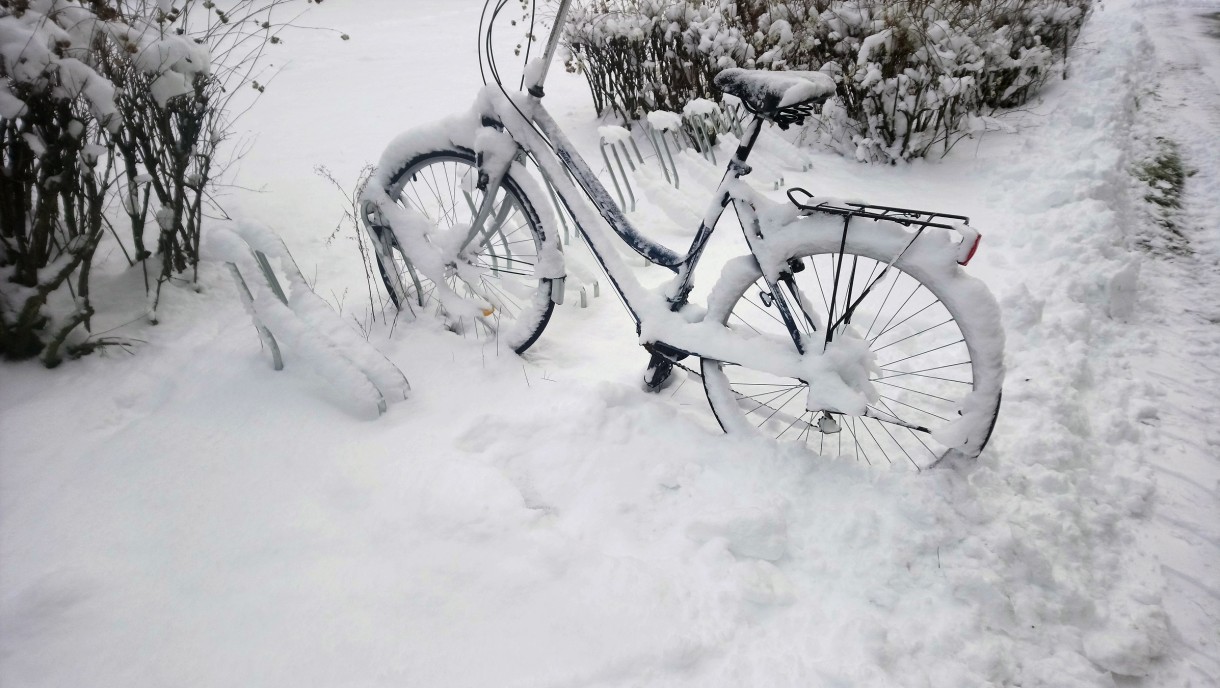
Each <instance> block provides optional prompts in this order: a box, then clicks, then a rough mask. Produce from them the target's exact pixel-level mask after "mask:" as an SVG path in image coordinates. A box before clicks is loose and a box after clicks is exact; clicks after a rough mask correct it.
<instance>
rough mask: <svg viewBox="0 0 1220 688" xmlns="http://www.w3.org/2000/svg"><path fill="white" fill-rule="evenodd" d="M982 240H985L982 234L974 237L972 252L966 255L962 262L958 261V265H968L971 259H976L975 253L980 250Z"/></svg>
mask: <svg viewBox="0 0 1220 688" xmlns="http://www.w3.org/2000/svg"><path fill="white" fill-rule="evenodd" d="M982 240H983V235H982V234H975V235H974V244H972V245H971V246H970V252H969V253H967V254H966V257H965V258H962V259H961V260H959V261H957V264H958V265H966V264H968V263H969V262H970V259H971V258H973V257H974V252H975V251H977V250H979V242H980V241H982Z"/></svg>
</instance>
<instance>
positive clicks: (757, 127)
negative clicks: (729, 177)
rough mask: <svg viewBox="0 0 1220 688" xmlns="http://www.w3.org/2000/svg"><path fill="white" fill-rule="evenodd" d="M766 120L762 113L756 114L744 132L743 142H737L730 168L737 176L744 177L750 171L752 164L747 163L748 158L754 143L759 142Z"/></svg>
mask: <svg viewBox="0 0 1220 688" xmlns="http://www.w3.org/2000/svg"><path fill="white" fill-rule="evenodd" d="M764 121H765V118H763V117H762V116H761V115H755V116H754V121H752V122H750V123H749V124H748V125H747V126H746V130H745V131H744V132H742V137H741V142H740V143H738V144H737V152H735V153H734V154H733V158H732V160H729V170H731V171H732V173H733V175H734V176H735V177H742V176H745V175H747V174H749V173H750V166H749V165H747V164H746V158H748V157H750V151H752V150H754V144H755V143H757V142H758V135H759V134H760V133H761V132H762V125H763V122H764Z"/></svg>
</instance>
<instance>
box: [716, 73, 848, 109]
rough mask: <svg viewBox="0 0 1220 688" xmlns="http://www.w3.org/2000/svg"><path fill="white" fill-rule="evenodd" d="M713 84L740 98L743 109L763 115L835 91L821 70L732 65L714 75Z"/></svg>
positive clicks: (820, 98)
mask: <svg viewBox="0 0 1220 688" xmlns="http://www.w3.org/2000/svg"><path fill="white" fill-rule="evenodd" d="M714 83H715V84H716V87H717V88H719V89H720V90H721V91H724V92H725V93H728V94H729V95H733V96H737V97H738V98H740V99H741V102H742V103H743V104H744V105H745V106H746V109H747V110H749V111H751V112H754V113H757V114H761V115H764V116H769V115H771V114H772V113H775V112H779V111H780V110H784V109H787V108H795V107H800V106H807V105H817V104H820V103H823V102H825V101H826V99H827V98H829V97H830V96H832V95H834V92H835V82H834V79H832V78H830V77H829V76H828V75H826V74H823V73H822V72H797V71H793V72H771V71H765V70H761V69H741V68H739V67H732V68H729V69H726V70H724V71H722V72H720V73H719V74H717V75H716V78H715V80H714Z"/></svg>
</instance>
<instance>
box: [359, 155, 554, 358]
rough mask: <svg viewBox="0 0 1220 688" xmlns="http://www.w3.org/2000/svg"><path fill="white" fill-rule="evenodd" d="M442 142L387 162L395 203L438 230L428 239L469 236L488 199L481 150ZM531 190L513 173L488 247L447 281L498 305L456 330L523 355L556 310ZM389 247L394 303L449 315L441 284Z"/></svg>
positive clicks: (491, 223) (385, 268)
mask: <svg viewBox="0 0 1220 688" xmlns="http://www.w3.org/2000/svg"><path fill="white" fill-rule="evenodd" d="M438 138H443V137H438ZM437 144H438V146H437V148H435V149H429V148H427V147H425V146H421V147H420V148H419V149H418V150H415V151H412V152H407V153H403V154H400V157H399V158H398V159H397V160H395V161H392V162H391V163H389V164H388V165H387V163H386V161H385V160H383V161H382V166H383V168H388V170H389V172H388V174H387V175H386V176H385V177H383V179H385V189H386V193H387V194H388V195H389V197H390V198H391V199H393V200H394V201H395V202H396V203H399V204H401V205H403V206H404V207H410V208H413V209H415V210H417V211H419V213H421V214H422V215H423V216H424V218H426V219H427V220H428V222H429V223H430V224H431V225H432V226H433V227H435V232H434V233H433V234H432V235H430V237H429V241H434V240H435V239H436V238H437V237H441V236H445V235H446V234H448V233H451V232H460V233H465V232H466V231H467V229H468V228H469V227H470V226H471V225H472V223H473V220H474V217H475V215H476V213H477V212H478V209H479V208H480V206H481V205H482V203H483V199H484V197H485V194H484V191H482V190H480V189H479V188H478V184H477V182H478V179H479V168H478V166H477V164H476V158H475V154H474V151H472V150H470V149H467V148H464V147H461V146H456V145H453V144H451V143H449V142H448V140H447V139H445V140H444V141H443V142H442V141H440V140H438V141H437ZM446 145H447V146H448V147H444V146H446ZM514 167H516V166H514ZM522 174H524V172H522ZM524 185H525V182H522V181H519V180H518V179H517V178H516V177H514V176H513V175H512V174H511V172H510V174H507V175H505V176H504V178H503V180H502V181H501V184H500V187H499V189H497V191H496V197H495V199H494V203H493V205H492V212H491V214H490V216H489V217H488V219H487V220H486V222H485V226H486V227H488V228H489V231H488V232H487V233H486V235H485V238H484V239H483V240H482V242H481V245H479V246H477V247H473V249H472V250H469V251H468V252H467V253H466V257H465V259H464V260H465V263H466V265H464V266H451V267H450V268H448V269H447V270H446V274H445V278H444V279H445V282H446V284H447V285H448V286H449V288H450V289H452V290H453V291H454V292H456V293H457V294H459V295H461V296H464V297H477V298H481V299H483V300H485V301H487V302H488V303H490V304H491V306H492V310H491V313H488V314H485V315H484V316H483V317H474V318H469V319H466V318H461V319H456V320H455V319H454V318H449V317H447V320H448V321H449V326H450V327H451V328H452V329H453V330H454V331H456V332H459V333H461V334H473V335H475V336H478V337H480V338H482V339H486V340H496V341H498V342H501V343H503V344H505V345H506V346H507V347H508V348H510V349H512V350H513V351H515V352H517V353H518V354H520V353H523V352H524V351H525V350H526V349H528V348H529V347H530V346H532V345H533V344H534V342H535V341H537V340H538V337H539V336H540V335H541V334H542V331H543V329H544V328H545V327H546V325H547V323H548V322H549V321H550V318H551V314H552V312H553V310H554V307H555V304H554V303H553V302H552V300H551V282H552V280H551V279H548V278H539V277H537V276H536V274H535V268H536V267H537V266H538V265H539V261H540V258H539V256H540V253H541V251H542V247H543V242H544V241H545V238H546V228H545V227H544V226H543V222H542V220H541V218H540V216H539V213H538V210H537V209H536V208H535V206H534V204H533V202H532V201H531V200H530V197H529V195H527V193H526V191H525V189H524V188H523V186H524ZM476 241H479V239H476ZM390 249H391V250H390V255H389V256H388V257H386V256H382V255H380V254H378V268H379V271H380V273H381V277H382V281H383V282H384V283H385V286H386V290H387V291H388V292H389V294H390V298H391V299H392V300H393V301H394V304H395V305H396V306H397V307H398V308H399V309H400V310H415V309H422V310H425V311H426V310H431V311H433V312H436V313H438V314H440V315H442V316H447V314H446V313H445V311H444V308H443V306H442V304H441V302H440V300H439V299H438V298H437V297H436V294H435V290H436V285H435V284H434V283H433V281H432V280H431V279H429V278H428V277H427V276H425V275H424V274H423V273H422V272H421V271H420V270H419V269H418V268H417V266H415V265H413V264H412V262H411V260H410V259H409V256H407V254H406V253H405V252H404V251H403V248H402V246H400V245H399V244H398V242H397V241H396V240H394V239H393V237H391V245H390Z"/></svg>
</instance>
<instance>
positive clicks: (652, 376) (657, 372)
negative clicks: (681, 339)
mask: <svg viewBox="0 0 1220 688" xmlns="http://www.w3.org/2000/svg"><path fill="white" fill-rule="evenodd" d="M673 372H674V364H673V361H670V360H669V359H667V358H665V357H664V356H658V355H657V354H653V358H652V360H651V361H649V363H648V368H647V369H645V370H644V391H646V392H659V391H661V388H663V387H665V383H667V382H669V377H670V375H672V374H673Z"/></svg>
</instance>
